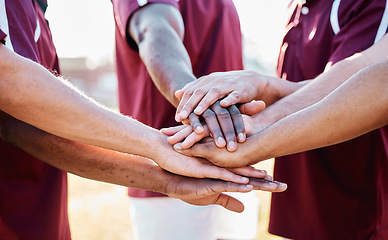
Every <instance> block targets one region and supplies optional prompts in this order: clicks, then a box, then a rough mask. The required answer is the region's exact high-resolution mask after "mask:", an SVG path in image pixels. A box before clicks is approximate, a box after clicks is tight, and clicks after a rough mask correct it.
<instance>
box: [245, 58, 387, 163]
mask: <svg viewBox="0 0 388 240" xmlns="http://www.w3.org/2000/svg"><path fill="white" fill-rule="evenodd" d="M387 123H388V60H384V61H382V62H379V63H376V64H374V65H371V66H369V67H367V68H365V69H363V70H361V71H360V72H358V73H357V74H355V75H354V76H352V77H351V78H350V79H349V80H347V81H346V82H345V83H344V84H343V85H341V86H340V87H338V88H337V89H336V90H335V91H333V92H332V93H330V94H329V95H328V96H327V97H325V98H324V99H322V100H321V101H319V102H318V103H316V104H314V105H312V106H310V107H308V108H305V109H303V110H301V111H299V112H296V113H294V114H292V115H290V116H288V117H286V118H284V119H281V120H280V121H278V122H277V123H275V124H274V125H272V126H270V127H268V128H266V129H264V130H263V131H262V132H260V133H258V134H256V135H253V136H252V139H251V140H252V142H255V143H256V146H259V148H257V149H256V151H255V153H253V154H252V155H256V156H257V157H258V159H257V160H264V159H267V158H271V157H278V156H284V155H288V154H292V153H296V152H301V151H306V150H310V149H314V148H318V147H325V146H328V145H333V144H336V143H340V142H344V141H347V140H350V139H352V138H355V137H358V136H360V135H362V134H365V133H367V132H369V131H372V130H374V129H377V128H379V127H382V126H384V125H386V124H387Z"/></svg>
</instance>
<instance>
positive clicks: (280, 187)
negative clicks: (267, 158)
mask: <svg viewBox="0 0 388 240" xmlns="http://www.w3.org/2000/svg"><path fill="white" fill-rule="evenodd" d="M249 184H251V185H252V186H253V189H255V190H262V191H268V192H284V191H285V190H286V189H287V184H285V183H281V182H277V181H271V180H267V179H265V178H250V180H249Z"/></svg>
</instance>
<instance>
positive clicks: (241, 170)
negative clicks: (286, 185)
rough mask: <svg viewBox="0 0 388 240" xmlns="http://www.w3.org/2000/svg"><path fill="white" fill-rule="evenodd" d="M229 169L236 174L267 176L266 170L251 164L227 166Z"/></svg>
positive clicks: (255, 176)
mask: <svg viewBox="0 0 388 240" xmlns="http://www.w3.org/2000/svg"><path fill="white" fill-rule="evenodd" d="M228 170H229V171H231V172H234V173H236V174H238V175H241V176H245V177H252V178H265V177H267V176H268V175H267V171H265V170H260V169H256V168H254V167H252V166H246V167H239V168H228Z"/></svg>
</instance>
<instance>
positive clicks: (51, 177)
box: [0, 0, 71, 240]
mask: <svg viewBox="0 0 388 240" xmlns="http://www.w3.org/2000/svg"><path fill="white" fill-rule="evenodd" d="M39 2H40V4H42V5H39V4H38V3H37V2H36V1H35V0H34V1H31V0H12V1H4V0H2V1H0V39H2V40H3V42H5V45H6V46H7V47H8V48H9V49H11V50H13V51H15V52H16V53H18V54H19V55H22V56H24V57H26V58H29V59H31V60H33V61H35V62H38V63H40V64H42V65H43V66H45V67H47V68H48V69H50V70H55V71H57V72H59V66H58V58H57V55H56V51H55V48H54V45H53V43H52V40H51V33H50V31H49V28H48V25H47V22H46V20H45V18H44V13H43V9H44V7H43V8H41V7H42V6H44V5H45V4H46V2H45V1H42V0H40V1H39ZM70 238H71V237H70V228H69V223H68V216H67V178H66V173H64V172H62V171H60V170H58V169H56V168H54V167H51V166H49V165H48V164H46V163H44V162H42V161H40V160H38V159H36V158H34V157H32V156H31V155H29V154H27V153H25V152H24V151H22V150H20V149H18V148H17V147H15V146H13V145H11V144H9V143H6V142H4V141H1V140H0V239H7V240H13V239H28V240H30V239H40V240H45V239H47V240H51V239H70Z"/></svg>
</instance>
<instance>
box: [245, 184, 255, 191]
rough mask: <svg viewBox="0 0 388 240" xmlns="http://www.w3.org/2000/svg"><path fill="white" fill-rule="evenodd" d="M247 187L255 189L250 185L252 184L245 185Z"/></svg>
mask: <svg viewBox="0 0 388 240" xmlns="http://www.w3.org/2000/svg"><path fill="white" fill-rule="evenodd" d="M245 188H246V189H248V190H250V189H253V186H252V185H250V184H248V185H245Z"/></svg>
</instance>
